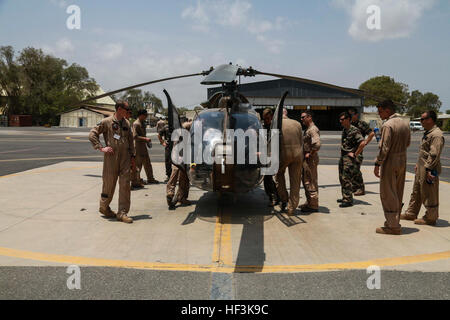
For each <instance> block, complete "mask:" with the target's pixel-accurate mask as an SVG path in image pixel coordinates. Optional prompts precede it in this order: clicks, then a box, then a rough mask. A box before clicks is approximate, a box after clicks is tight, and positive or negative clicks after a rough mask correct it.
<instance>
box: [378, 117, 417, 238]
mask: <svg viewBox="0 0 450 320" xmlns="http://www.w3.org/2000/svg"><path fill="white" fill-rule="evenodd" d="M410 143H411V133H410V130H409V126H408V123H407V122H406V121H405V120H403V119H402V118H400V116H399V115H398V114H394V115H392V116H391V117H390V118H389V119H388V120H387V121H386V122H385V123H384V124H383V126H382V128H381V140H380V144H379V147H380V151H379V153H378V156H377V159H376V164H378V165H380V166H381V169H380V171H381V173H380V198H381V204H382V205H383V210H384V216H385V218H386V222H385V227H386V228H388V229H392V230H400V229H401V225H400V213H401V209H402V200H403V190H404V187H405V175H406V150H407V148H408V147H409V145H410Z"/></svg>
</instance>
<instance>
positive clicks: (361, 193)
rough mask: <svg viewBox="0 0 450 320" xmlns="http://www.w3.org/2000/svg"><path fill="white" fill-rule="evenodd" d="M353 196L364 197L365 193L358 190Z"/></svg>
mask: <svg viewBox="0 0 450 320" xmlns="http://www.w3.org/2000/svg"><path fill="white" fill-rule="evenodd" d="M353 195H354V196H357V197H360V196H365V195H366V193H365V192H364V190H358V191H356V192H355V193H353Z"/></svg>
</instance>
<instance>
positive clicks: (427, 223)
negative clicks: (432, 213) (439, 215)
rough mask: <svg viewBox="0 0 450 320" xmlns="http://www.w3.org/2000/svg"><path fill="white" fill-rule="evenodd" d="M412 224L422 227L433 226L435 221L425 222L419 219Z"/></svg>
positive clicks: (423, 219)
mask: <svg viewBox="0 0 450 320" xmlns="http://www.w3.org/2000/svg"><path fill="white" fill-rule="evenodd" d="M414 224H418V225H422V226H423V225H429V226H435V225H436V221H429V220H425V218H421V219H415V220H414Z"/></svg>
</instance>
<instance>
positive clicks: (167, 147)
mask: <svg viewBox="0 0 450 320" xmlns="http://www.w3.org/2000/svg"><path fill="white" fill-rule="evenodd" d="M158 139H159V142H160V144H162V145H163V146H164V159H165V163H166V176H167V178H166V180H164V182H168V181H169V178H170V176H171V175H172V161H171V159H170V154H171V153H172V139H171V133H170V130H169V125H168V124H166V125H165V126H164V127H163V128H162V129H161V130H160V131H158Z"/></svg>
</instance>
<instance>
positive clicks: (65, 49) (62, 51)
mask: <svg viewBox="0 0 450 320" xmlns="http://www.w3.org/2000/svg"><path fill="white" fill-rule="evenodd" d="M42 50H43V51H44V52H45V53H47V54H51V55H54V56H61V55H67V54H68V53H72V52H73V51H74V50H75V46H74V45H73V44H72V42H71V41H70V40H69V39H68V38H61V39H59V40H58V41H57V42H56V43H55V45H47V44H44V45H42Z"/></svg>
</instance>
